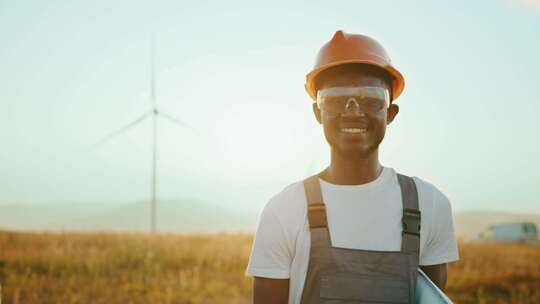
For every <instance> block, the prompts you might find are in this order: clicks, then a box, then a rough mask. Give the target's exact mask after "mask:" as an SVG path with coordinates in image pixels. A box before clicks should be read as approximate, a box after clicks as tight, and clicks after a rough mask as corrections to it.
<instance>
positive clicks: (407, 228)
mask: <svg viewBox="0 0 540 304" xmlns="http://www.w3.org/2000/svg"><path fill="white" fill-rule="evenodd" d="M420 218H421V214H420V210H417V209H408V208H405V209H403V218H402V222H403V232H402V234H405V233H406V234H412V235H416V236H418V237H420Z"/></svg>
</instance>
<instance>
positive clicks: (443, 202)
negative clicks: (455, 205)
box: [411, 176, 451, 215]
mask: <svg viewBox="0 0 540 304" xmlns="http://www.w3.org/2000/svg"><path fill="white" fill-rule="evenodd" d="M411 177H412V178H413V179H414V183H415V185H416V189H417V191H418V199H419V205H420V209H421V210H422V209H423V210H425V211H426V212H429V213H433V214H435V215H436V214H439V215H441V214H440V212H444V213H451V206H450V200H449V199H448V197H447V196H446V195H445V194H444V193H443V191H442V190H441V189H440V188H439V187H437V186H435V185H434V184H433V183H431V182H429V181H427V180H425V179H423V178H420V177H418V176H411Z"/></svg>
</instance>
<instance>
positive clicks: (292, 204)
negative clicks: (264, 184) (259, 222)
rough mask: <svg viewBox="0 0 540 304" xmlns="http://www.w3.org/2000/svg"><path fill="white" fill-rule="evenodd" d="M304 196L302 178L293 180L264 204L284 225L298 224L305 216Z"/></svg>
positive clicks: (266, 210)
mask: <svg viewBox="0 0 540 304" xmlns="http://www.w3.org/2000/svg"><path fill="white" fill-rule="evenodd" d="M305 204H306V196H305V193H304V184H303V180H301V181H296V182H293V183H291V184H289V185H287V186H286V187H284V188H283V189H282V190H281V191H280V192H278V193H276V194H275V195H274V196H272V197H271V198H270V199H269V200H268V202H267V203H266V205H265V206H264V209H265V211H264V212H271V213H272V214H274V216H276V217H277V218H278V219H279V220H280V222H281V223H282V224H284V225H295V224H300V223H302V221H303V220H304V218H305V212H306V206H305Z"/></svg>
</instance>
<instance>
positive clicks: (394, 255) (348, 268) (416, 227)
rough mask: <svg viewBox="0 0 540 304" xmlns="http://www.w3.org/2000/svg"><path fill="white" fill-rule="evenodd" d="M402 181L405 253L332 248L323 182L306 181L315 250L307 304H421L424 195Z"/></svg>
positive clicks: (408, 181) (316, 178)
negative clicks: (420, 199) (419, 271)
mask: <svg viewBox="0 0 540 304" xmlns="http://www.w3.org/2000/svg"><path fill="white" fill-rule="evenodd" d="M398 181H399V186H400V188H401V197H402V202H403V218H402V222H403V232H402V239H401V250H400V251H373V250H360V249H347V248H338V247H332V245H331V244H332V243H331V240H330V231H329V230H328V225H327V221H326V208H325V205H324V202H323V199H322V194H321V186H320V183H319V176H318V175H314V176H311V177H309V178H308V179H306V180H305V181H304V188H305V192H306V198H307V204H308V206H307V207H308V221H309V227H310V231H311V249H310V257H309V266H308V270H307V274H306V281H305V283H304V289H303V291H302V300H301V302H300V303H301V304H317V303H320V304H338V303H411V304H412V303H415V288H416V276H417V267H418V255H419V250H420V211H419V209H418V194H417V192H416V185H415V184H414V181H413V179H412V178H410V177H408V176H405V175H401V174H398ZM367 233H377V232H376V231H367Z"/></svg>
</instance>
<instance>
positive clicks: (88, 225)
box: [0, 199, 540, 240]
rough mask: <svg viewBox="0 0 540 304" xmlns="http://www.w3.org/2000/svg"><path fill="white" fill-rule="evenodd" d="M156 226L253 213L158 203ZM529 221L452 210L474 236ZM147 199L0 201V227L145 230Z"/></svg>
mask: <svg viewBox="0 0 540 304" xmlns="http://www.w3.org/2000/svg"><path fill="white" fill-rule="evenodd" d="M157 210H158V213H157V223H158V231H160V232H177V233H191V232H219V231H227V232H238V231H243V232H249V233H253V232H254V231H255V228H256V225H257V221H258V215H253V214H247V213H241V212H237V211H233V210H229V209H227V208H224V207H221V206H216V205H212V204H208V203H205V202H201V201H197V200H193V199H178V200H166V201H161V202H159V203H158V209H157ZM522 221H527V222H532V223H535V224H536V225H537V226H538V228H540V214H518V213H506V212H491V211H467V212H457V213H455V214H454V227H455V230H456V235H457V236H458V237H459V238H462V239H464V240H471V239H476V238H477V237H478V234H479V233H480V232H481V231H482V230H484V229H485V228H487V227H488V226H490V225H492V224H496V223H508V222H522ZM149 228H150V204H149V203H148V202H137V203H129V204H113V205H111V204H58V203H57V204H35V205H19V204H17V205H16V204H13V205H0V229H9V230H33V231H119V232H147V231H149Z"/></svg>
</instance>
